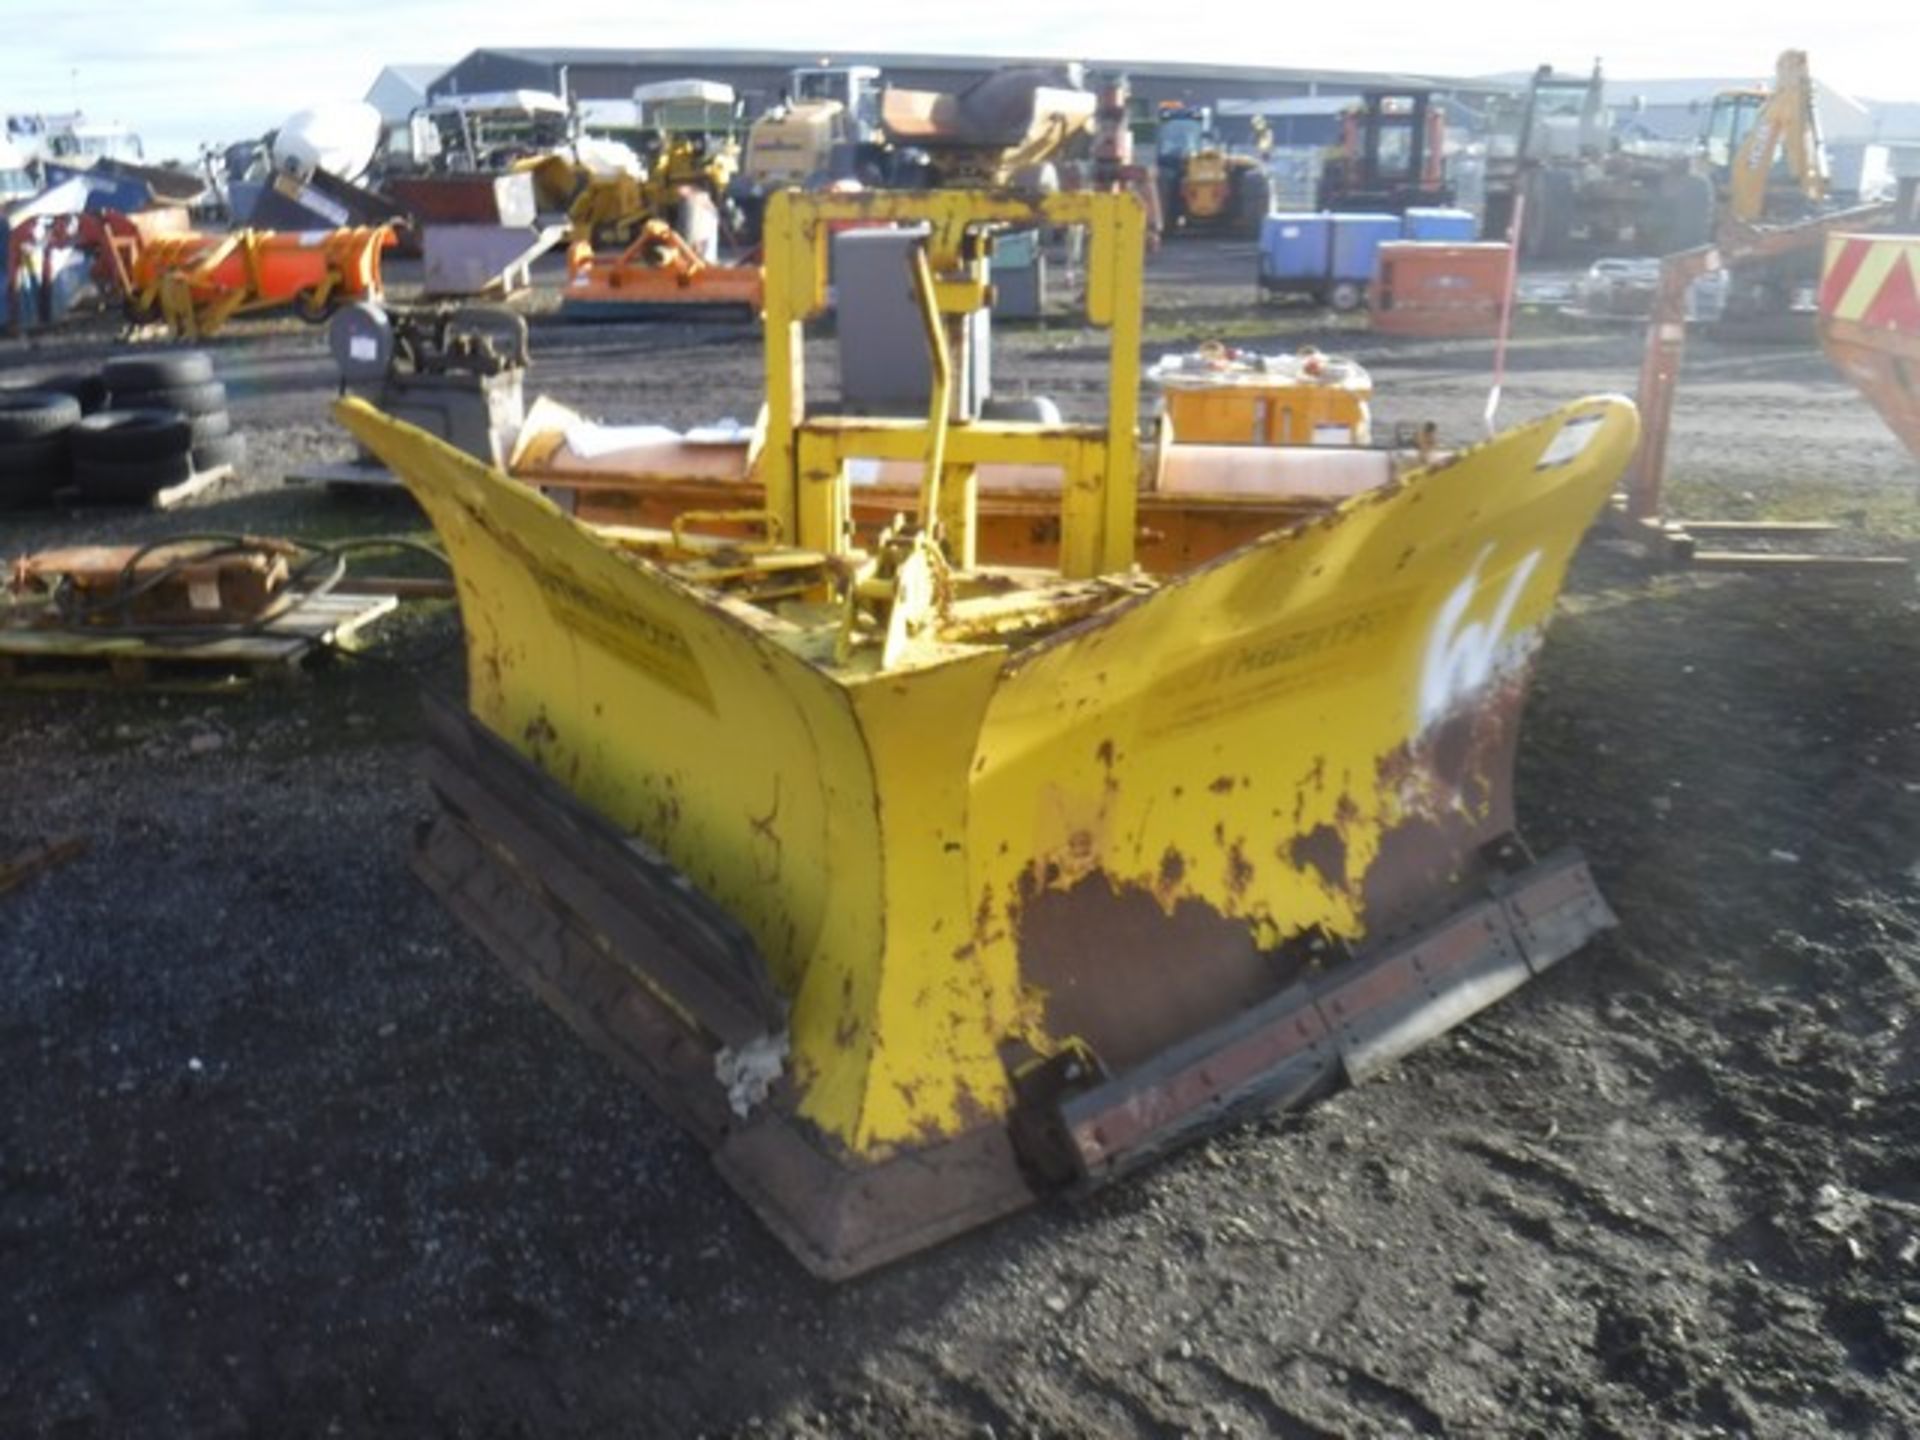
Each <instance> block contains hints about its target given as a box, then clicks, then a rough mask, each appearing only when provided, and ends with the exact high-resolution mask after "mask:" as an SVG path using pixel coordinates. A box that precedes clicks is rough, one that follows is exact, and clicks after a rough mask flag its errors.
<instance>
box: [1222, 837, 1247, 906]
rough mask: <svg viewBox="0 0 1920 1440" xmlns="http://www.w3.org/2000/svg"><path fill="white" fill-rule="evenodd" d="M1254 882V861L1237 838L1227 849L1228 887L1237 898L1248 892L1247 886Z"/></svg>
mask: <svg viewBox="0 0 1920 1440" xmlns="http://www.w3.org/2000/svg"><path fill="white" fill-rule="evenodd" d="M1252 883H1253V862H1252V861H1250V860H1248V859H1247V852H1246V851H1245V850H1244V849H1242V848H1241V844H1240V842H1239V841H1238V840H1235V841H1234V842H1233V846H1232V848H1231V849H1229V850H1228V851H1227V889H1228V890H1229V891H1230V892H1231V893H1232V894H1233V895H1234V897H1235V898H1236V899H1237V898H1238V897H1240V896H1242V895H1245V894H1246V893H1247V887H1248V886H1249V885H1251V884H1252Z"/></svg>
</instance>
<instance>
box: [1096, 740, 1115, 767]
mask: <svg viewBox="0 0 1920 1440" xmlns="http://www.w3.org/2000/svg"><path fill="white" fill-rule="evenodd" d="M1093 753H1094V754H1095V755H1097V756H1098V757H1099V759H1100V763H1101V764H1102V765H1104V766H1105V767H1106V768H1107V769H1109V770H1111V769H1113V741H1111V740H1102V741H1101V742H1100V748H1099V749H1097V750H1095V751H1094V752H1093Z"/></svg>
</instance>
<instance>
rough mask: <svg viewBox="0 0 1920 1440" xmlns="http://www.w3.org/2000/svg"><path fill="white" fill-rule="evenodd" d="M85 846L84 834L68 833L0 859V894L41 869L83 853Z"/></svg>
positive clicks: (61, 863) (48, 868) (23, 881)
mask: <svg viewBox="0 0 1920 1440" xmlns="http://www.w3.org/2000/svg"><path fill="white" fill-rule="evenodd" d="M86 848H87V840H86V837H85V836H84V835H70V836H68V837H67V838H66V839H64V840H50V841H48V842H46V843H45V844H43V845H35V846H33V847H32V848H31V849H28V850H23V851H21V852H20V853H18V854H16V855H11V856H8V857H7V858H6V859H4V860H0V895H4V894H6V893H7V891H9V890H12V889H14V888H16V887H17V886H20V885H23V884H25V883H26V882H27V881H28V880H30V879H32V878H33V877H34V876H35V875H38V874H39V873H40V872H41V871H42V870H51V869H52V868H53V867H54V866H56V865H63V864H65V863H66V862H67V861H69V860H71V859H73V858H74V857H75V856H77V855H80V854H82V853H84V852H85V850H86Z"/></svg>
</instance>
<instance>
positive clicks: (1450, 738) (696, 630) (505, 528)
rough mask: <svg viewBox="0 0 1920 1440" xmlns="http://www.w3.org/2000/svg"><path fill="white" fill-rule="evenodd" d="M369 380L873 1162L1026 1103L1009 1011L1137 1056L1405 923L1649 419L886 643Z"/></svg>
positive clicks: (1584, 429)
mask: <svg viewBox="0 0 1920 1440" xmlns="http://www.w3.org/2000/svg"><path fill="white" fill-rule="evenodd" d="M339 414H340V417H341V419H342V420H343V422H344V423H345V424H346V425H347V427H348V428H349V429H351V430H352V431H353V432H354V434H355V435H356V436H357V437H359V438H360V439H361V440H362V441H363V442H365V443H366V444H367V445H368V447H369V448H370V449H372V450H373V451H375V452H376V453H377V454H379V455H380V457H381V458H382V459H383V460H385V461H386V462H387V463H388V464H389V465H390V466H391V467H392V468H393V469H394V470H395V472H396V473H398V474H399V475H400V476H402V478H403V479H404V480H405V481H406V483H407V485H408V488H409V489H410V490H411V491H412V493H413V494H414V495H415V496H416V498H417V499H418V500H419V501H420V503H421V504H422V505H423V506H424V507H425V509H426V511H427V513H428V514H429V516H430V517H431V519H432V521H433V523H434V526H435V528H436V530H437V531H438V532H439V534H440V536H441V538H442V540H443V541H444V543H445V545H446V547H447V549H448V552H449V554H450V555H451V557H452V559H453V562H454V566H455V569H456V572H457V575H458V580H459V592H460V604H461V612H462V619H463V622H464V626H465V631H466V639H467V645H468V671H469V676H470V685H471V696H470V700H471V706H472V711H473V714H474V715H475V716H476V717H477V718H478V719H479V720H480V721H481V722H483V723H484V725H485V726H486V727H487V728H488V729H490V730H491V731H492V732H493V733H494V734H496V735H497V736H499V737H501V738H502V739H504V740H505V741H507V742H508V743H510V744H511V745H513V746H514V747H516V748H517V749H518V750H520V751H521V752H522V753H523V754H525V755H526V756H528V757H530V758H531V759H532V760H534V761H535V762H536V763H537V764H538V765H539V766H540V767H541V768H542V769H543V770H545V771H546V772H547V774H549V775H550V776H552V777H553V778H554V779H555V780H557V781H558V782H560V783H561V784H562V785H564V786H565V787H566V788H567V789H568V790H569V791H571V792H572V793H573V794H574V795H576V796H578V797H580V798H581V799H583V800H585V801H586V802H587V803H588V804H589V805H590V806H591V807H592V808H593V809H594V810H596V811H598V812H599V813H600V814H602V815H604V816H606V817H607V818H609V819H610V820H612V821H613V822H614V823H615V824H616V825H618V826H619V827H621V828H622V829H623V830H626V831H630V832H632V833H634V834H637V835H639V836H641V837H644V839H645V840H646V841H648V842H650V843H651V844H652V845H653V846H655V847H657V849H658V850H660V851H661V852H663V853H664V854H665V855H666V856H667V857H669V858H670V859H671V861H672V862H673V863H674V864H675V865H676V866H677V867H678V868H679V869H680V870H681V871H682V872H683V873H684V874H685V875H686V876H688V877H690V878H691V880H692V881H693V883H694V884H695V885H697V886H698V887H699V889H700V890H701V891H703V892H704V893H705V894H706V895H708V896H710V897H711V898H712V899H713V900H715V901H717V902H718V903H719V905H720V906H722V907H723V908H724V909H725V910H727V911H728V912H730V913H731V914H732V915H734V916H735V917H737V918H738V919H739V920H740V921H741V922H742V923H743V924H744V925H745V926H746V927H747V929H748V930H749V931H750V932H751V934H752V937H753V939H754V941H755V942H756V944H757V946H758V949H759V951H760V953H761V955H762V956H763V957H764V960H765V963H766V965H767V967H768V968H769V970H770V972H771V974H772V978H773V980H774V981H775V983H776V984H777V986H778V987H779V989H780V991H781V992H782V993H783V994H784V995H785V996H786V997H787V999H788V1001H789V1003H790V1007H791V1009H790V1031H791V1034H790V1041H791V1075H792V1079H793V1083H794V1087H795V1093H796V1096H797V1100H796V1105H797V1110H798V1113H799V1114H800V1115H801V1116H802V1117H803V1118H804V1119H806V1120H808V1121H811V1122H812V1123H813V1125H815V1126H817V1127H818V1129H819V1131H821V1132H824V1134H825V1135H827V1136H828V1137H830V1138H831V1140H832V1141H833V1142H834V1143H836V1144H837V1145H838V1146H839V1147H842V1148H843V1150H844V1151H845V1152H846V1153H849V1154H850V1155H852V1156H854V1157H856V1158H860V1159H869V1160H877V1159H880V1158H882V1157H885V1156H887V1155H889V1154H891V1153H894V1152H895V1151H897V1150H900V1149H903V1148H908V1149H910V1148H913V1147H916V1146H921V1145H926V1144H932V1143H936V1142H939V1141H941V1140H943V1139H947V1138H950V1137H954V1136H956V1135H959V1134H961V1133H963V1132H966V1131H968V1130H970V1129H974V1128H976V1127H979V1126H981V1125H983V1124H991V1123H995V1122H996V1121H997V1119H998V1117H1002V1116H1004V1115H1005V1114H1006V1113H1007V1111H1008V1110H1009V1108H1010V1106H1011V1104H1012V1103H1013V1095H1012V1090H1011V1088H1010V1079H1009V1073H1010V1072H1009V1065H1008V1061H1007V1055H1008V1051H1009V1047H1010V1046H1024V1047H1027V1048H1028V1049H1030V1050H1031V1051H1032V1052H1034V1053H1036V1054H1038V1055H1042V1056H1044V1055H1050V1054H1057V1053H1059V1052H1060V1051H1062V1049H1063V1048H1067V1047H1072V1046H1074V1045H1076V1044H1086V1045H1088V1046H1090V1047H1092V1048H1093V1049H1094V1050H1096V1051H1098V1052H1099V1053H1100V1055H1101V1058H1102V1059H1103V1061H1105V1062H1106V1063H1108V1064H1109V1065H1111V1066H1114V1067H1115V1068H1121V1069H1124V1068H1125V1067H1126V1066H1127V1065H1129V1064H1132V1063H1135V1062H1137V1061H1138V1060H1140V1059H1141V1058H1143V1057H1145V1056H1147V1055H1150V1054H1152V1053H1154V1052H1155V1051H1156V1050H1158V1049H1161V1048H1163V1047H1164V1046H1165V1045H1166V1044H1168V1043H1170V1042H1171V1041H1172V1040H1174V1039H1177V1038H1179V1036H1181V1035H1182V1034H1185V1033H1190V1032H1191V1031H1192V1030H1193V1029H1194V1027H1195V1026H1197V1025H1203V1024H1205V1023H1207V1022H1208V1021H1210V1020H1217V1019H1219V1018H1220V1017H1222V1016H1228V1015H1231V1014H1233V1013H1235V1011H1236V1009H1237V1008H1239V1007H1243V1006H1244V1005H1245V1004H1247V1003H1248V1001H1249V997H1251V996H1256V995H1258V994H1261V993H1264V991H1265V990H1267V989H1270V988H1271V986H1272V984H1273V964H1274V957H1275V955H1276V954H1277V953H1278V947H1281V946H1282V945H1283V943H1286V942H1290V941H1293V940H1296V939H1297V938H1298V937H1300V936H1302V935H1305V934H1309V933H1314V934H1320V935H1323V936H1327V937H1332V938H1334V939H1335V940H1339V939H1359V938H1361V937H1365V936H1369V935H1382V934H1390V933H1392V932H1393V931H1394V930H1395V928H1396V927H1399V926H1403V925H1405V924H1406V923H1408V922H1409V920H1410V919H1412V918H1414V917H1415V916H1416V914H1417V912H1418V910H1419V906H1420V903H1421V901H1422V900H1423V899H1431V898H1432V896H1433V895H1435V894H1436V893H1440V892H1444V891H1445V890H1446V888H1447V886H1448V885H1449V884H1450V883H1452V881H1453V880H1454V879H1455V878H1456V876H1457V873H1458V871H1459V870H1460V869H1461V868H1462V867H1463V866H1464V865H1465V864H1466V863H1467V858H1468V857H1470V856H1471V855H1472V854H1473V853H1474V852H1475V849H1476V847H1478V846H1481V845H1484V844H1485V843H1487V842H1488V841H1490V840H1492V839H1493V838H1495V837H1497V836H1499V835H1502V834H1504V833H1506V832H1507V831H1508V830H1510V829H1511V826H1512V816H1511V803H1510V798H1509V779H1510V777H1509V775H1508V773H1507V769H1508V766H1509V765H1510V763H1511V753H1512V746H1513V742H1514V736H1515V732H1516V729H1517V723H1518V711H1519V708H1520V705H1521V700H1522V693H1523V690H1524V678H1525V673H1526V662H1527V660H1528V658H1529V656H1530V655H1531V652H1532V650H1533V649H1534V647H1535V646H1536V644H1537V643H1538V639H1539V637H1540V634H1541V630H1542V627H1543V626H1544V624H1545V622H1546V619H1547V616H1548V613H1549V611H1550V610H1551V608H1552V605H1553V602H1554V597H1555V594H1556V592H1557V589H1558V587H1559V585H1560V582H1561V578H1562V575H1563V572H1564V570H1565V567H1566V564H1567V562H1568V559H1569V557H1570V556H1571V554H1572V552H1573V549H1574V547H1575V545H1576V544H1577V543H1578V541H1579V539H1580V536H1581V535H1582V533H1583V532H1584V531H1585V529H1586V528H1587V526H1588V524H1589V523H1590V521H1591V520H1592V519H1593V517H1594V515H1595V513H1596V512H1597V510H1598V509H1599V507H1600V506H1601V504H1602V503H1603V502H1604V500H1605V498H1606V496H1607V494H1608V493H1609V491H1610V490H1611V488H1612V486H1613V484H1614V482H1615V480H1616V478H1617V477H1618V475H1619V473H1620V471H1621V469H1622V468H1623V466H1624V465H1625V463H1626V461H1627V459H1628V457H1629V455H1630V454H1631V452H1632V450H1633V447H1634V444H1635V440H1636V437H1637V421H1636V418H1635V415H1634V412H1633V409H1632V407H1631V406H1630V405H1629V404H1627V403H1626V402H1625V401H1621V400H1614V399H1597V400H1590V401H1583V402H1581V403H1579V404H1577V405H1573V406H1569V407H1567V408H1565V409H1563V410H1561V411H1559V412H1556V413H1555V414H1553V415H1551V416H1549V417H1548V418H1546V419H1544V420H1542V421H1540V422H1537V423H1535V424H1532V425H1528V426H1525V427H1522V428H1520V429H1516V430H1513V431H1509V432H1507V433H1505V434H1503V435H1501V436H1499V437H1497V438H1496V439H1494V440H1493V441H1490V442H1488V443H1486V444H1484V445H1481V446H1479V447H1477V448H1474V449H1472V450H1470V451H1467V452H1465V453H1463V454H1461V455H1460V456H1459V457H1458V458H1456V459H1455V460H1453V461H1452V462H1451V463H1448V464H1446V465H1444V466H1441V467H1436V468H1433V469H1429V470H1425V471H1421V472H1417V473H1415V474H1413V475H1411V476H1410V477H1408V478H1406V479H1404V480H1403V481H1401V482H1399V483H1397V484H1394V485H1392V486H1389V487H1386V488H1382V489H1380V490H1377V491H1373V492H1369V493H1367V494H1364V495H1361V496H1359V497H1357V498H1355V499H1353V500H1351V501H1349V502H1347V503H1345V504H1343V505H1342V506H1340V507H1339V508H1338V509H1337V510H1335V511H1333V512H1331V513H1330V514H1328V515H1326V516H1324V517H1322V518H1320V519H1317V520H1314V521H1309V522H1306V523H1304V524H1302V525H1301V526H1299V527H1297V528H1294V529H1291V530H1288V531H1282V532H1276V533H1273V534H1270V535H1268V536H1265V537H1263V538H1262V539H1260V540H1258V541H1256V542H1254V543H1252V544H1250V545H1247V546H1244V547H1242V548H1241V549H1239V550H1236V551H1234V552H1233V553H1231V554H1229V555H1227V556H1225V557H1223V558H1221V559H1220V560H1218V561H1215V562H1212V563H1210V564H1208V565H1205V566H1203V567H1201V568H1200V569H1198V570H1196V571H1194V572H1192V573H1190V574H1188V575H1185V576H1183V577H1180V578H1177V579H1174V580H1172V581H1169V582H1167V583H1164V584H1159V585H1155V584H1153V583H1151V582H1140V583H1139V584H1137V585H1136V586H1135V587H1134V593H1132V594H1131V596H1130V597H1127V598H1115V599H1114V600H1113V601H1112V602H1111V603H1110V604H1108V605H1107V606H1105V607H1104V608H1102V609H1100V610H1098V611H1097V612H1096V613H1094V614H1093V615H1092V616H1091V617H1090V618H1085V619H1081V620H1078V621H1077V622H1073V623H1067V622H1064V621H1063V622H1062V623H1060V624H1059V625H1057V626H1053V627H1050V628H1049V627H1041V628H1038V629H1036V630H1033V631H1031V632H1030V633H1026V634H1023V635H1018V636H1015V637H1011V638H1008V639H1004V640H998V641H992V640H988V641H975V642H972V643H951V642H940V643H932V644H928V645H925V646H922V647H920V648H918V649H916V650H915V651H913V652H912V654H911V656H910V657H909V658H908V659H907V660H905V661H904V662H902V663H899V664H896V665H892V666H883V665H881V664H880V663H879V662H878V661H877V660H876V659H875V657H874V655H873V654H872V652H862V653H860V654H857V655H856V656H855V657H854V658H853V659H852V660H850V661H847V662H845V663H842V662H840V661H837V660H836V658H835V651H834V647H833V644H832V643H831V642H832V633H833V629H834V627H833V625H832V624H831V623H828V624H822V623H820V622H819V621H817V620H814V619H812V618H810V617H809V615H808V614H807V613H806V612H805V611H795V612H791V613H785V614H776V613H773V612H771V611H769V610H768V609H766V608H762V607H758V606H754V605H749V604H747V603H745V602H744V601H741V600H738V599H733V598H729V597H726V596H724V595H718V594H716V593H714V592H712V591H710V590H707V589H703V588H701V587H697V586H695V585H693V584H690V583H688V582H687V581H686V580H685V579H684V578H683V577H681V576H679V575H676V574H675V573H673V572H672V571H671V569H670V568H668V567H666V566H663V565H660V564H655V563H652V562H650V561H647V560H644V559H640V558H636V556H635V555H633V554H632V553H630V551H629V550H627V549H625V548H623V545H622V543H621V540H620V538H619V537H618V536H617V535H609V534H602V533H598V532H596V531H594V530H592V529H590V528H588V527H586V526H583V525H581V524H579V523H578V522H576V521H574V520H573V519H571V518H569V517H568V516H566V515H564V514H563V513H561V512H560V511H559V510H558V509H556V508H555V507H554V506H553V505H552V504H551V503H549V502H548V501H547V500H546V499H544V498H543V497H542V496H540V495H539V494H538V493H537V492H535V491H533V490H532V489H530V488H528V487H526V486H523V485H521V484H519V483H517V482H515V481H513V480H511V479H509V478H508V477H506V476H505V475H503V474H501V473H499V472H497V471H493V470H490V469H488V468H487V467H486V466H484V465H482V464H480V463H478V462H476V461H474V460H473V459H471V458H469V457H467V456H465V455H462V454H460V453H459V452H457V451H455V450H453V449H452V448H450V447H449V446H447V445H445V444H443V443H441V442H440V441H438V440H436V439H434V438H433V437H431V436H429V435H427V434H426V433H424V432H422V431H420V430H417V429H414V428H412V427H410V426H407V425H405V424H402V423H400V422H397V421H394V420H391V419H389V418H387V417H385V416H382V415H381V414H379V413H378V412H376V411H374V410H372V409H371V408H369V407H367V406H366V405H364V404H362V403H361V402H359V401H356V400H344V401H342V402H340V406H339ZM1116 1015H1117V1018H1116Z"/></svg>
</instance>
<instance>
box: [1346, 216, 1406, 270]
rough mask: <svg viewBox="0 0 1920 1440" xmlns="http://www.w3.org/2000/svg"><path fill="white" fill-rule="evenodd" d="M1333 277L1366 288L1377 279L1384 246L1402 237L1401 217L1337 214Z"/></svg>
mask: <svg viewBox="0 0 1920 1440" xmlns="http://www.w3.org/2000/svg"><path fill="white" fill-rule="evenodd" d="M1331 218H1332V220H1333V267H1332V278H1333V280H1334V281H1335V282H1336V283H1337V282H1339V281H1342V280H1348V281H1352V282H1354V283H1355V284H1360V285H1365V284H1368V283H1370V282H1371V281H1372V280H1373V268H1374V261H1375V258H1376V254H1377V252H1378V251H1379V249H1380V247H1381V246H1382V245H1384V244H1386V243H1387V242H1388V241H1390V240H1398V239H1399V238H1400V217H1399V216H1398V215H1334V216H1333V217H1331Z"/></svg>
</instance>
